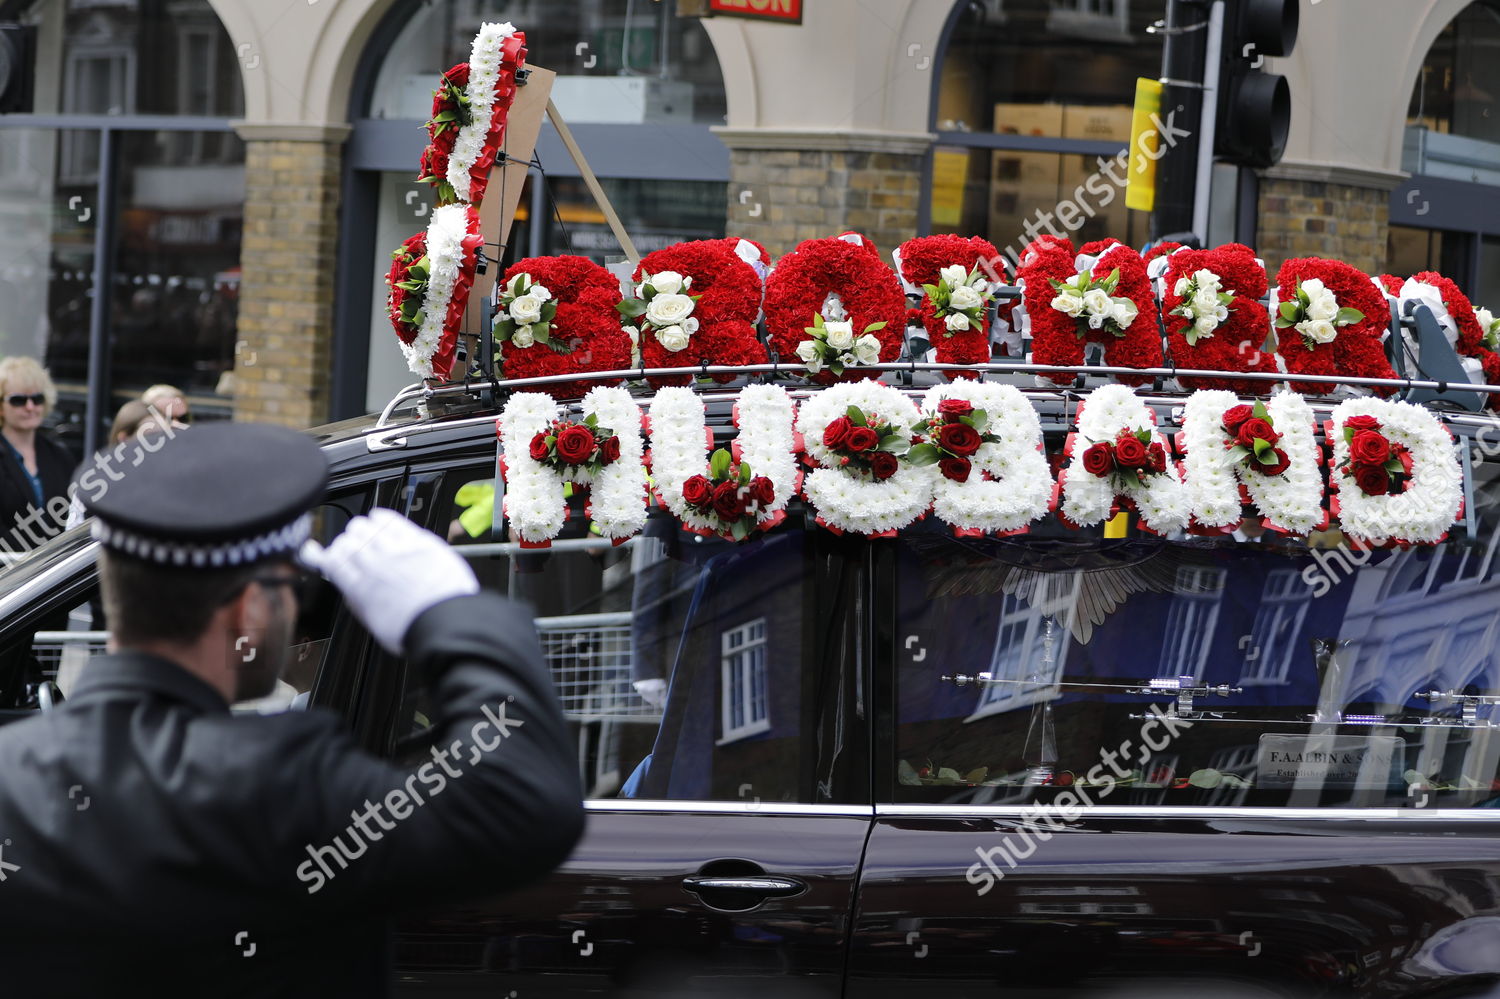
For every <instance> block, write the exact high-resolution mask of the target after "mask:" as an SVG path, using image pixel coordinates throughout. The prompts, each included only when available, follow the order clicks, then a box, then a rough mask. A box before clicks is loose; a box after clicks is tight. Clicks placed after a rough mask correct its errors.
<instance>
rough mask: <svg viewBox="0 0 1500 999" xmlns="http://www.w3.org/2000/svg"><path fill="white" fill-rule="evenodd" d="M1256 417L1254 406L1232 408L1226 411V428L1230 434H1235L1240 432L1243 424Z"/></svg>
mask: <svg viewBox="0 0 1500 999" xmlns="http://www.w3.org/2000/svg"><path fill="white" fill-rule="evenodd" d="M1254 415H1255V409H1254V407H1252V406H1231V407H1229V408H1228V409H1226V410H1224V426H1226V427H1228V428H1229V432H1230V433H1235V432H1237V431H1238V430H1239V428H1240V424H1241V423H1244V422H1245V421H1246V420H1248V419H1250V418H1251V417H1252V416H1254Z"/></svg>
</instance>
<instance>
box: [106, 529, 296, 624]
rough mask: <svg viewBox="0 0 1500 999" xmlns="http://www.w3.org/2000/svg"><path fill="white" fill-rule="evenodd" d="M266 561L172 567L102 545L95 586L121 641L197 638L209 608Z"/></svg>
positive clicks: (239, 587) (255, 573) (241, 586)
mask: <svg viewBox="0 0 1500 999" xmlns="http://www.w3.org/2000/svg"><path fill="white" fill-rule="evenodd" d="M270 564H271V563H270V562H257V563H254V564H252V565H237V566H228V567H225V568H221V569H187V568H176V567H173V566H164V565H158V564H156V563H154V562H146V561H143V560H141V559H138V558H131V557H130V556H128V555H122V554H120V553H119V552H113V551H110V550H108V549H105V548H102V547H101V548H100V550H99V588H100V595H101V596H102V598H103V601H104V613H105V616H106V617H107V618H108V620H109V627H110V631H111V632H113V633H114V636H115V640H116V641H117V642H118V643H119V644H120V645H122V646H129V645H134V644H136V643H139V642H183V643H190V642H194V641H197V639H198V638H200V637H202V635H203V631H204V629H205V628H207V627H208V622H209V619H210V618H212V617H213V615H214V612H215V611H217V610H218V609H219V608H220V607H222V606H224V605H225V604H226V603H228V602H229V601H231V600H233V599H234V598H235V597H236V596H238V595H239V593H240V591H241V590H243V589H244V588H245V587H246V586H248V585H249V584H250V582H251V580H253V579H255V578H256V577H257V576H259V575H263V574H265V571H266V567H267V566H268V565H270Z"/></svg>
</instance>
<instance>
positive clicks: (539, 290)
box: [527, 284, 552, 302]
mask: <svg viewBox="0 0 1500 999" xmlns="http://www.w3.org/2000/svg"><path fill="white" fill-rule="evenodd" d="M527 294H530V295H533V296H535V297H536V298H539V299H541V300H542V301H543V302H545V301H546V300H547V299H549V298H551V297H552V292H551V291H550V290H548V288H547V286H546V285H544V284H534V285H532V286H531V288H530V290H529V291H528V292H527Z"/></svg>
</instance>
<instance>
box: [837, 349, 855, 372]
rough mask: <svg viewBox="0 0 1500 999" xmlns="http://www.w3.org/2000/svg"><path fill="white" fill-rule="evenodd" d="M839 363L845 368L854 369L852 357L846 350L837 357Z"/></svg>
mask: <svg viewBox="0 0 1500 999" xmlns="http://www.w3.org/2000/svg"><path fill="white" fill-rule="evenodd" d="M839 363H840V364H842V365H843V366H844V367H846V368H852V367H854V355H853V354H851V353H850V352H849V351H847V350H846V351H844V352H843V353H842V354H840V355H839Z"/></svg>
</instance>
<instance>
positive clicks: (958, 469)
mask: <svg viewBox="0 0 1500 999" xmlns="http://www.w3.org/2000/svg"><path fill="white" fill-rule="evenodd" d="M972 468H973V466H972V465H970V464H969V459H968V458H944V459H943V460H942V461H940V462H938V469H939V470H940V471H941V472H942V473H943V475H944V476H945V477H946V478H949V479H952V480H953V481H954V482H968V481H969V472H970V470H971V469H972Z"/></svg>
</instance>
